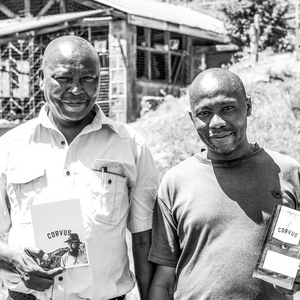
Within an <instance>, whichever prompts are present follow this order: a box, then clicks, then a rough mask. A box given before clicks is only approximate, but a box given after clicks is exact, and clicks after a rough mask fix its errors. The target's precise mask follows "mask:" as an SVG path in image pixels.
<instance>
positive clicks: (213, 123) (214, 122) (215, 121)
mask: <svg viewBox="0 0 300 300" xmlns="http://www.w3.org/2000/svg"><path fill="white" fill-rule="evenodd" d="M223 126H226V122H225V121H224V120H223V119H222V118H221V117H220V116H219V115H217V114H215V115H213V117H212V118H211V119H210V122H209V127H211V128H220V127H223Z"/></svg>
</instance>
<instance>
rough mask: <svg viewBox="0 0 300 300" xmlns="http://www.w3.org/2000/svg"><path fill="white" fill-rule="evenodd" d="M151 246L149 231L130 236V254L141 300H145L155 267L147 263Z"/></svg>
mask: <svg viewBox="0 0 300 300" xmlns="http://www.w3.org/2000/svg"><path fill="white" fill-rule="evenodd" d="M150 245H151V231H145V232H141V233H137V234H133V235H132V252H133V259H134V266H135V275H136V279H137V286H138V290H139V293H140V298H141V300H146V299H147V297H148V293H149V287H150V284H151V280H152V277H153V274H154V271H155V265H154V264H153V263H151V262H149V261H148V254H149V249H150Z"/></svg>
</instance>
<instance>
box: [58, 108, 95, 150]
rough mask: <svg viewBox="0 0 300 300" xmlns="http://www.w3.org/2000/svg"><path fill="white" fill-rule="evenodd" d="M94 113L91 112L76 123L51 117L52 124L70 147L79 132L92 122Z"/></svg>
mask: <svg viewBox="0 0 300 300" xmlns="http://www.w3.org/2000/svg"><path fill="white" fill-rule="evenodd" d="M94 117H95V112H94V111H93V110H91V111H90V112H89V114H88V115H87V116H86V117H85V118H83V119H82V120H79V121H77V122H68V121H64V120H56V119H55V118H54V116H53V120H54V123H55V125H56V127H57V128H58V130H59V131H60V132H61V133H62V134H63V135H64V137H65V139H66V140H67V142H68V145H70V144H71V143H72V142H73V140H74V139H75V138H76V137H77V136H78V135H79V134H80V132H81V131H82V130H83V129H84V128H85V127H86V126H87V125H89V124H91V123H92V122H93V120H94Z"/></svg>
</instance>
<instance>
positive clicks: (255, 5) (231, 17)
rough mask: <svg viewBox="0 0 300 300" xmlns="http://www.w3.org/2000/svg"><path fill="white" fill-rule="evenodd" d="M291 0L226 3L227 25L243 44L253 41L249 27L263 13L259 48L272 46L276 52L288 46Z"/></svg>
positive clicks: (233, 35)
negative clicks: (256, 15) (287, 16)
mask: <svg viewBox="0 0 300 300" xmlns="http://www.w3.org/2000/svg"><path fill="white" fill-rule="evenodd" d="M288 7H289V3H288V1H287V0H280V1H279V0H251V1H249V0H244V1H243V0H239V1H237V2H234V3H231V4H227V5H226V6H224V7H222V12H223V13H224V14H225V27H226V29H227V31H228V34H229V36H230V38H231V39H232V41H233V42H234V43H235V44H237V45H239V46H240V47H242V48H244V47H248V46H249V45H250V36H249V28H250V25H251V24H252V23H253V21H254V15H255V14H259V16H260V38H259V50H264V49H266V48H267V47H271V48H272V49H273V50H274V51H275V52H280V51H286V50H287V46H288V45H287V41H286V36H287V29H288V25H287V22H286V21H285V18H284V15H285V14H286V13H287V11H288Z"/></svg>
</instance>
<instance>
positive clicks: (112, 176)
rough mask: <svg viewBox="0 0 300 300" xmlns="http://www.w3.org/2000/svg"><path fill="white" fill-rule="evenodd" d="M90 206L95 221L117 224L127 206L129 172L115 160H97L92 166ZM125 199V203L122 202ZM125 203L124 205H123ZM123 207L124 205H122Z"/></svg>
mask: <svg viewBox="0 0 300 300" xmlns="http://www.w3.org/2000/svg"><path fill="white" fill-rule="evenodd" d="M92 172H93V176H92V178H93V179H92V185H91V188H92V189H91V192H92V195H91V208H92V214H93V216H94V218H95V220H96V221H98V222H102V223H105V224H108V225H117V224H118V223H119V221H120V219H121V218H122V217H123V214H122V212H123V213H125V211H127V209H125V210H124V209H122V207H123V206H126V205H127V208H128V188H127V184H126V183H127V179H128V178H129V177H130V173H129V172H128V170H127V169H126V167H125V166H124V165H123V164H122V163H120V162H117V161H108V160H98V159H96V160H95V161H94V164H93V166H92ZM123 200H125V201H126V200H127V204H126V203H123ZM125 204H126V205H125ZM123 208H124V207H123Z"/></svg>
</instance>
